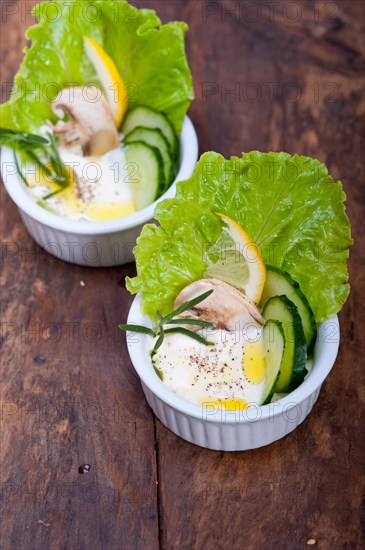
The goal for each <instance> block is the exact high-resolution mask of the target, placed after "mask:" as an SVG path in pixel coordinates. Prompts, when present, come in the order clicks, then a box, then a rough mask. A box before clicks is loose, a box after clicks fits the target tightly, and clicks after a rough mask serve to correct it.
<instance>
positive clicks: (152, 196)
mask: <svg viewBox="0 0 365 550" xmlns="http://www.w3.org/2000/svg"><path fill="white" fill-rule="evenodd" d="M123 151H124V155H125V161H126V173H127V175H126V176H125V181H126V182H128V184H129V187H130V189H131V191H132V195H133V200H134V204H135V206H136V209H137V210H141V209H142V208H145V206H148V205H149V204H151V203H153V201H155V200H156V199H157V198H158V196H159V194H160V193H159V191H160V185H161V181H163V182H164V173H163V162H162V157H161V155H160V153H159V151H158V150H157V149H155V148H154V147H150V146H149V145H146V143H143V142H142V141H135V142H133V143H128V144H127V145H125V147H123Z"/></svg>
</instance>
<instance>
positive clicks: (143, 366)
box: [127, 295, 340, 451]
mask: <svg viewBox="0 0 365 550" xmlns="http://www.w3.org/2000/svg"><path fill="white" fill-rule="evenodd" d="M128 323H135V324H139V325H146V326H151V321H150V319H149V318H148V317H146V316H144V315H142V313H141V309H140V296H138V295H137V297H136V298H135V300H134V301H133V304H132V307H131V309H130V312H129V317H128ZM339 331H340V329H339V323H338V318H337V315H334V316H333V317H331V318H330V319H328V321H326V322H324V323H322V324H321V325H320V326H319V330H318V336H317V342H316V345H315V350H314V360H313V368H312V370H311V372H310V374H309V375H308V376H307V378H306V379H305V380H304V382H303V383H302V384H301V385H300V386H299V388H297V389H296V390H295V391H293V392H291V393H290V394H288V395H287V396H285V397H283V398H282V399H279V400H278V401H276V402H274V403H271V404H269V405H263V406H257V407H249V408H248V409H246V410H243V411H222V410H219V409H218V408H215V407H214V406H206V407H204V406H199V405H196V404H194V403H189V402H188V401H186V400H185V399H182V398H181V397H178V396H177V395H176V394H174V393H173V392H172V391H170V390H169V389H168V388H167V387H166V386H165V385H164V383H163V382H161V380H160V379H159V378H158V376H157V375H156V373H155V371H154V370H153V367H152V363H151V359H150V356H149V354H148V346H147V340H146V339H147V338H148V337H147V336H145V335H143V334H136V333H131V332H128V333H127V345H128V351H129V355H130V358H131V360H132V363H133V365H134V368H135V370H136V371H137V373H138V375H139V377H140V379H141V383H142V387H143V391H144V393H145V396H146V399H147V401H148V403H149V405H150V406H151V408H152V410H153V412H154V413H155V415H156V416H157V418H159V420H161V422H162V423H163V424H164V425H165V426H167V428H169V429H170V430H171V431H172V432H174V433H175V434H177V435H179V436H180V437H182V438H183V439H186V440H187V441H190V442H191V443H195V445H200V446H201V447H206V448H208V449H215V450H220V451H245V450H248V449H256V448H258V447H263V446H264V445H269V444H270V443H272V442H273V441H276V440H277V439H281V438H282V437H284V436H285V435H287V434H288V433H290V432H292V431H293V430H294V429H295V428H296V427H297V426H299V424H301V422H303V420H304V419H305V418H306V416H307V415H308V414H309V413H310V411H311V409H312V407H313V405H314V403H315V402H316V400H317V398H318V395H319V391H320V389H321V385H322V382H323V381H324V379H325V378H326V377H327V375H328V374H329V372H330V370H331V369H332V367H333V364H334V362H335V359H336V356H337V352H338V347H339V340H340V332H339Z"/></svg>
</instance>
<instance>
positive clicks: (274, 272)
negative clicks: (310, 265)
mask: <svg viewBox="0 0 365 550" xmlns="http://www.w3.org/2000/svg"><path fill="white" fill-rule="evenodd" d="M283 294H285V296H287V297H288V298H289V300H291V301H292V302H293V303H294V304H295V305H296V306H297V308H298V312H299V315H300V317H301V319H302V323H303V330H304V334H305V338H306V341H307V346H308V352H310V351H311V350H312V349H313V346H314V344H315V341H316V337H317V325H316V322H315V319H314V315H313V311H312V309H311V307H310V305H309V303H308V300H307V298H306V297H305V296H304V294H303V292H302V291H301V290H300V288H299V284H298V283H296V282H295V281H293V279H292V278H291V276H290V275H289V273H286V271H281V270H280V269H277V268H276V267H271V266H266V281H265V286H264V290H263V292H262V296H261V301H260V306H261V307H262V308H264V307H265V304H266V302H267V301H268V300H269V298H271V297H272V296H281V295H283Z"/></svg>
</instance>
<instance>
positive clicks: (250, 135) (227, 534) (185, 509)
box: [1, 0, 365, 550]
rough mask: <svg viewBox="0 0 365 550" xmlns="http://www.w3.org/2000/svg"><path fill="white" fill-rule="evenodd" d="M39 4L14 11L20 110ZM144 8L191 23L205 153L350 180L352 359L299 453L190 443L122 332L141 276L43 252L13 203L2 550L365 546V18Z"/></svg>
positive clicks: (359, 14) (219, 6)
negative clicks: (159, 401) (136, 364)
mask: <svg viewBox="0 0 365 550" xmlns="http://www.w3.org/2000/svg"><path fill="white" fill-rule="evenodd" d="M33 3H34V2H32V1H29V2H28V1H26V2H24V1H23V2H22V1H18V2H16V1H6V0H5V1H4V0H3V1H2V3H1V8H2V10H3V13H2V29H1V30H2V33H1V51H2V59H3V60H2V64H1V76H2V81H3V88H2V91H3V94H4V99H5V95H6V93H7V90H8V86H7V85H8V83H9V82H11V81H12V78H13V75H14V73H15V72H16V70H17V67H18V65H19V62H20V60H21V57H22V54H21V49H22V47H23V45H24V43H25V42H24V31H25V28H26V27H27V26H29V25H30V24H31V22H32V18H31V16H30V15H29V13H28V9H29V8H30V7H31V6H32V5H33ZM136 4H138V6H139V7H142V6H145V7H153V8H155V9H156V10H157V11H158V13H159V14H160V16H161V18H162V20H163V21H164V22H166V21H168V20H170V19H182V20H185V21H187V22H188V23H189V25H190V32H189V34H188V36H187V49H188V56H189V59H190V63H191V68H192V72H193V76H194V83H195V91H196V100H195V102H194V104H193V106H192V107H191V110H190V116H191V118H192V120H193V122H194V124H195V126H196V129H197V132H198V135H199V140H200V150H201V152H203V151H206V150H210V149H212V150H215V151H219V152H221V153H223V154H225V155H231V154H239V153H240V152H241V151H249V150H252V149H259V150H262V151H266V150H285V151H288V152H290V153H300V154H306V155H313V156H315V157H317V158H319V159H320V160H321V161H324V162H326V163H328V164H329V165H330V168H331V172H332V174H333V175H334V176H335V177H339V178H341V180H342V181H343V184H344V187H345V190H346V193H347V196H348V202H347V208H348V214H349V217H350V219H351V221H352V227H353V234H354V238H355V246H354V247H353V249H352V253H351V259H350V271H351V285H352V292H351V295H350V298H349V300H348V302H347V303H346V305H345V307H344V308H343V310H342V311H341V314H340V320H341V328H342V336H341V350H340V354H339V357H338V360H337V362H336V365H335V368H334V370H333V371H332V373H331V375H330V376H329V378H328V379H327V380H326V382H325V383H324V385H323V388H322V392H321V395H320V398H319V400H318V402H317V404H316V405H315V407H314V409H313V412H312V414H311V415H310V417H308V419H307V420H306V421H305V423H304V424H302V425H301V426H300V427H299V428H298V429H297V430H296V431H295V432H293V433H292V434H290V435H289V436H287V437H286V438H285V439H283V440H281V441H278V442H276V443H274V444H273V445H270V446H268V447H266V448H262V449H258V450H254V451H250V452H244V453H223V452H213V451H209V450H205V449H201V448H198V447H196V446H194V445H190V444H188V443H186V442H185V441H183V440H181V439H179V438H177V437H176V436H174V435H173V434H172V433H171V432H170V431H168V430H167V429H166V428H164V426H162V425H161V424H160V423H159V422H158V421H157V420H156V419H155V418H154V417H153V414H152V413H151V410H150V409H149V407H148V406H147V404H146V401H145V399H144V396H143V393H142V390H141V386H140V383H139V380H138V378H137V376H136V375H135V373H134V372H133V368H132V366H131V363H130V361H129V358H128V355H127V351H126V346H125V342H124V337H123V335H122V334H118V330H117V328H116V327H117V324H118V323H119V322H123V321H125V319H126V317H127V312H128V309H129V306H130V304H131V302H132V297H131V296H130V295H129V294H128V292H127V291H126V290H125V288H124V283H123V281H124V278H125V276H126V275H133V273H134V265H133V264H130V265H127V266H122V267H118V268H114V269H86V268H81V267H77V266H72V265H68V264H66V263H63V262H61V261H58V260H56V259H54V258H53V257H51V256H49V255H47V254H45V253H43V252H42V251H41V249H40V248H38V247H37V246H36V245H35V244H34V242H33V241H32V239H31V238H30V237H29V236H28V235H27V233H26V231H25V229H24V227H23V225H22V223H21V220H20V218H19V215H18V212H17V209H16V207H15V206H14V205H13V204H12V202H11V200H10V199H9V197H8V196H7V195H6V193H5V191H4V190H3V189H2V190H1V199H2V268H3V270H2V283H3V291H2V316H1V330H2V340H1V345H2V350H1V351H2V358H3V368H2V379H1V407H2V408H1V428H2V436H1V506H2V512H3V521H2V534H1V549H3V550H35V549H36V550H38V549H42V550H43V549H47V550H48V549H52V550H53V549H55V550H61V549H65V550H66V549H67V550H104V549H105V550H117V549H118V550H122V549H123V550H124V549H127V550H129V549H132V550H134V549H148V550H150V549H151V550H152V549H157V548H163V549H184V548H186V549H190V548H194V549H198V550H200V549H203V548H204V549H205V548H206V549H209V550H213V549H214V550H215V549H217V548H227V549H232V550H238V549H244V550H251V549H252V550H266V549H278V548H280V549H288V550H297V549H300V548H306V547H309V546H308V545H307V541H308V540H309V539H315V541H316V543H315V547H316V548H318V549H321V550H322V549H349V550H353V549H360V548H363V547H364V544H365V537H364V523H362V527H361V497H362V494H363V492H362V491H363V486H364V477H363V466H364V438H363V428H364V415H363V411H364V408H363V405H364V388H365V384H364V382H365V381H364V368H363V367H362V366H361V362H362V360H363V357H364V353H365V350H364V337H363V331H364V318H363V317H361V310H362V309H363V305H364V278H363V276H364V256H363V250H364V248H363V247H362V246H361V245H362V244H363V243H362V242H361V241H362V238H363V233H362V229H363V218H364V210H363V205H364V187H363V146H364V140H363V135H362V132H361V122H362V121H363V118H362V117H363V111H364V104H363V99H364V94H363V90H364V87H363V86H364V83H363V80H362V74H363V73H362V71H363V59H364V51H363V46H364V44H363V31H364V4H363V2H362V1H360V0H359V1H357V0H347V1H346V2H345V1H339V0H336V1H334V2H332V1H331V2H326V1H318V2H314V1H309V2H300V1H296V2H282V1H278V0H277V1H276V2H257V1H256V2H230V1H226V2H217V1H213V2H202V1H200V0H180V1H174V2H166V1H155V2H154V1H147V0H141V1H138V2H136ZM207 83H209V84H207ZM235 86H236V89H238V88H237V86H238V87H239V88H240V89H239V97H238V98H237V97H235V96H234V95H232V94H229V93H227V92H228V91H229V90H232V89H234V87H235ZM207 91H209V94H208V95H207V93H206V92H207ZM273 92H274V93H273ZM81 281H82V282H83V283H82V284H80V283H81ZM83 463H88V464H90V465H91V469H90V473H89V474H88V475H80V474H79V472H78V469H79V466H80V465H82V464H83Z"/></svg>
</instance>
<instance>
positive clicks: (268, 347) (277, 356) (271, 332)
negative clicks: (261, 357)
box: [262, 319, 285, 405]
mask: <svg viewBox="0 0 365 550" xmlns="http://www.w3.org/2000/svg"><path fill="white" fill-rule="evenodd" d="M263 340H264V350H265V360H266V382H265V389H264V394H263V398H262V404H263V405H266V404H267V403H270V401H271V399H272V396H273V395H274V393H275V390H276V385H277V382H278V380H279V376H280V365H281V362H282V359H283V355H284V350H285V336H284V330H283V325H282V323H281V322H280V321H273V320H272V319H270V320H269V321H267V322H266V323H265V326H264V328H263Z"/></svg>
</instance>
